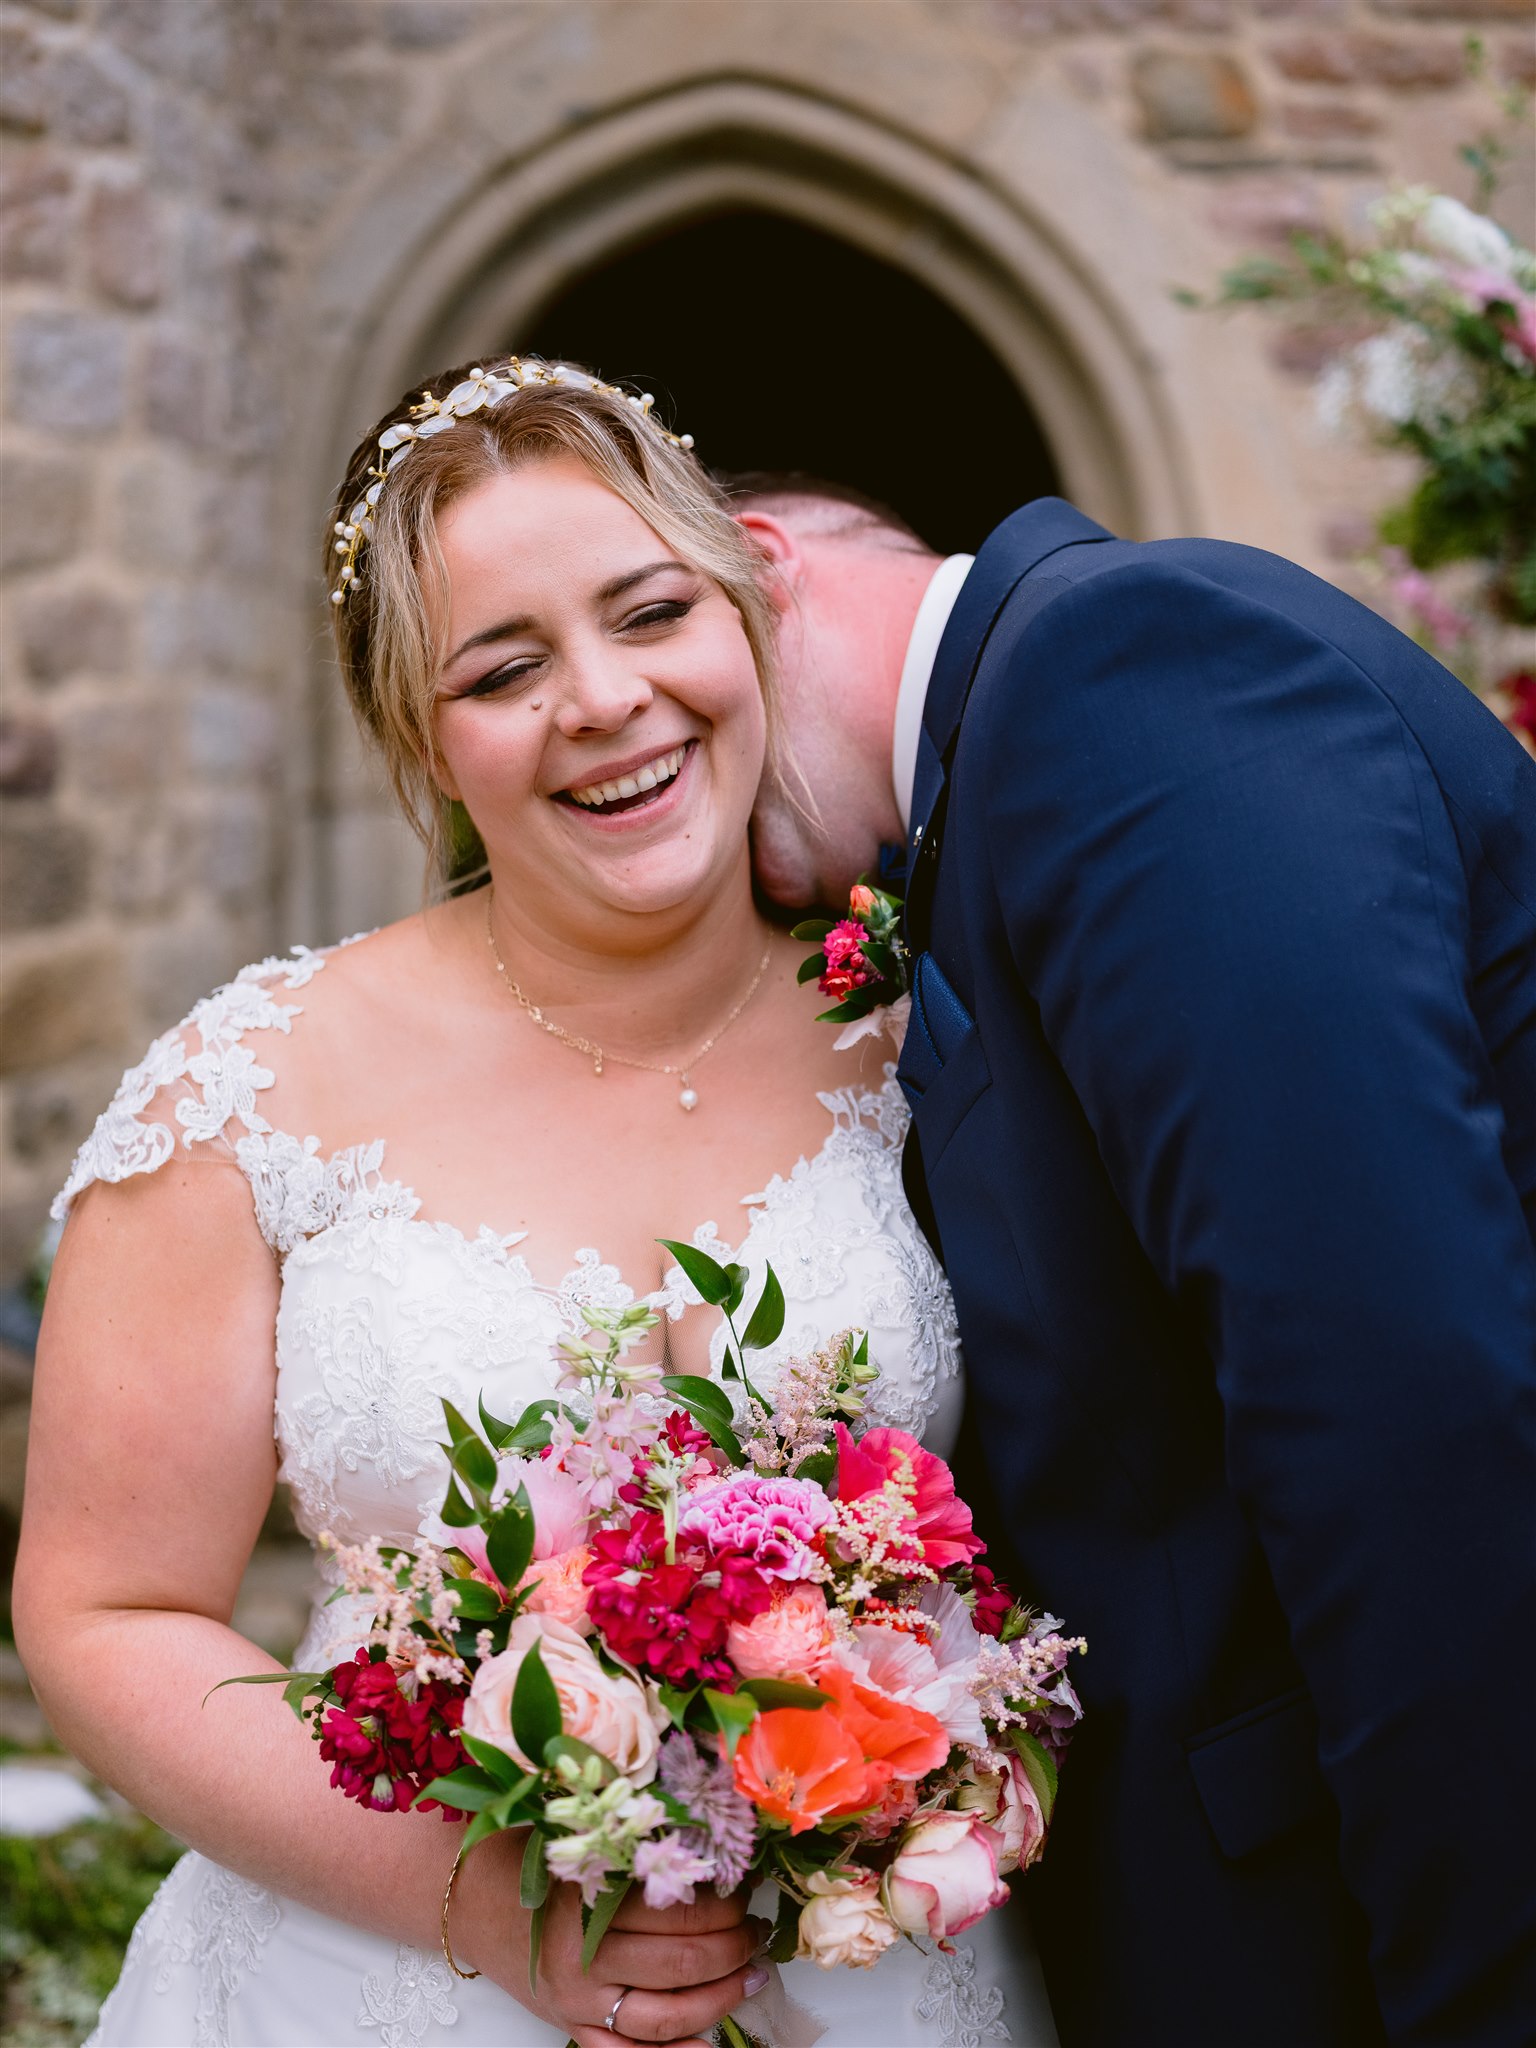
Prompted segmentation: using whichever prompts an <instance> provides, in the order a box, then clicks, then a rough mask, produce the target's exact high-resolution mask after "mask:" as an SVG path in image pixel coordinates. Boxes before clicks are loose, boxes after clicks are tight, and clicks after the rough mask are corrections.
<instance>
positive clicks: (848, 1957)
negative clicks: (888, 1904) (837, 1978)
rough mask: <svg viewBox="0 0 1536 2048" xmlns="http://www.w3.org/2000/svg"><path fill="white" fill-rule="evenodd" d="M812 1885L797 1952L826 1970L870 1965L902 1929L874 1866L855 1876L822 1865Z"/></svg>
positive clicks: (803, 1910) (802, 1913) (808, 1887)
mask: <svg viewBox="0 0 1536 2048" xmlns="http://www.w3.org/2000/svg"><path fill="white" fill-rule="evenodd" d="M806 1890H807V1891H808V1892H809V1893H810V1894H811V1896H810V1898H809V1900H808V1901H807V1902H806V1904H805V1905H804V1906H802V1907H801V1909H800V1943H799V1946H798V1947H797V1948H796V1950H795V1954H796V1956H797V1957H799V1958H800V1959H801V1960H802V1961H805V1962H811V1963H815V1964H816V1965H817V1966H818V1967H819V1968H820V1969H823V1970H837V1969H852V1970H868V1969H870V1968H872V1967H873V1965H874V1964H876V1963H877V1962H879V1960H880V1958H881V1956H883V1955H884V1954H885V1951H886V1950H887V1949H888V1948H889V1947H890V1945H891V1943H892V1942H893V1941H894V1940H895V1939H896V1933H897V1930H896V1926H895V1923H894V1922H893V1921H892V1919H891V1916H890V1914H889V1913H887V1912H886V1910H885V1908H884V1906H883V1905H882V1904H881V1903H880V1880H879V1879H878V1878H877V1877H876V1876H875V1875H874V1873H873V1872H872V1871H870V1872H866V1873H864V1874H863V1875H861V1876H859V1877H856V1878H855V1877H831V1876H829V1875H828V1873H827V1872H826V1871H825V1870H818V1871H815V1872H813V1874H812V1875H811V1877H810V1878H809V1879H808V1880H807V1882H806Z"/></svg>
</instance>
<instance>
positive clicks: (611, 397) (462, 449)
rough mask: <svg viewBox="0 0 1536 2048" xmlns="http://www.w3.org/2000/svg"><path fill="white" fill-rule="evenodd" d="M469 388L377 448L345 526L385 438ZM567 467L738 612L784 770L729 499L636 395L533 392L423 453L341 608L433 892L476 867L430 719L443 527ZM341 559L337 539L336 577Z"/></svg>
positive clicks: (358, 694)
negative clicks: (455, 514)
mask: <svg viewBox="0 0 1536 2048" xmlns="http://www.w3.org/2000/svg"><path fill="white" fill-rule="evenodd" d="M467 374H468V373H467V371H465V370H463V369H457V370H445V371H444V372H443V373H442V375H441V376H438V377H434V378H433V379H432V381H431V382H430V383H429V384H427V385H426V386H424V387H423V386H417V387H416V388H415V389H414V390H412V391H410V392H408V393H407V394H406V395H405V397H403V398H402V399H401V401H400V403H399V404H398V405H397V406H396V407H394V408H392V410H391V411H390V412H389V413H388V414H386V416H385V417H384V419H382V420H381V421H380V422H379V424H378V425H377V426H376V427H374V428H373V429H371V430H370V432H369V433H367V434H366V435H364V437H363V439H362V440H361V441H360V442H359V443H358V446H357V448H356V450H355V451H354V453H353V455H352V459H351V461H350V462H349V463H348V465H347V473H346V476H345V478H344V479H343V481H342V485H341V488H340V490H339V491H338V492H337V496H336V505H335V511H334V515H333V516H334V520H335V521H346V520H347V519H348V518H349V508H350V507H351V506H353V505H354V504H355V503H356V501H357V500H358V499H359V498H360V497H361V496H362V494H363V493H364V491H366V489H367V488H368V484H369V481H370V476H371V473H372V471H373V468H374V465H375V463H376V462H377V461H378V459H379V447H378V443H379V435H380V434H381V433H383V432H384V431H385V430H386V429H387V428H388V427H389V426H391V425H392V424H393V423H395V422H396V421H398V420H402V419H404V418H405V417H406V415H407V413H408V411H409V408H410V406H411V405H412V403H413V402H414V401H416V400H417V399H419V397H420V395H421V392H422V390H423V389H425V390H426V391H428V392H430V393H431V395H432V396H433V397H434V398H441V397H442V396H443V395H444V394H445V393H447V392H448V391H450V390H452V388H453V387H454V385H456V384H458V383H460V382H462V381H463V379H464V378H465V376H466V375H467ZM559 455H573V456H575V457H576V459H577V460H578V461H580V462H582V463H584V464H585V465H586V467H587V468H588V469H589V470H590V471H591V472H592V475H593V476H594V477H595V478H596V479H597V481H598V482H599V483H601V484H604V485H606V486H607V488H608V489H609V490H611V491H613V492H614V493H615V494H616V495H617V496H618V497H620V498H622V499H623V500H624V502H625V504H626V505H628V506H630V507H631V509H632V510H633V511H635V512H637V513H638V514H639V515H640V517H641V518H642V519H643V520H644V521H645V523H646V524H647V525H648V526H649V527H650V528H651V529H652V530H653V532H655V533H656V534H658V535H659V536H660V538H661V539H662V540H663V541H664V542H665V543H666V544H667V546H668V547H670V548H672V549H673V550H674V551H675V553H676V554H677V555H678V557H679V559H680V560H682V561H684V562H686V563H687V564H688V565H689V566H690V567H691V568H693V569H696V570H698V572H699V573H700V574H701V575H704V576H707V577H709V579H710V580H711V582H713V583H715V584H717V585H718V586H719V588H720V589H721V590H722V591H723V592H724V593H725V595H726V596H727V597H728V598H729V599H730V601H731V603H732V604H733V605H734V606H735V608H736V611H737V613H738V615H739V616H740V619H741V624H742V630H743V631H744V632H745V634H746V636H747V644H748V646H749V647H750V648H751V650H752V659H753V662H754V664H755V666H756V669H757V674H758V680H759V683H760V685H761V687H762V691H763V698H764V703H765V706H766V709H767V714H768V730H769V742H770V759H772V758H773V757H774V748H775V741H776V736H777V717H776V704H775V699H776V694H777V693H776V669H775V659H774V625H775V616H774V609H773V605H772V603H771V601H770V599H769V596H768V593H767V590H766V588H765V584H764V573H765V571H764V564H763V558H762V556H761V555H760V554H759V552H758V550H757V548H756V547H755V545H754V543H753V542H752V541H751V539H750V538H749V537H748V535H747V534H746V533H745V532H744V531H743V530H742V528H741V527H740V526H738V525H737V523H736V521H735V520H734V519H733V518H732V516H731V512H730V505H729V500H728V499H727V498H726V496H725V494H724V492H723V491H721V490H720V489H719V488H718V486H717V485H716V484H715V483H714V482H713V480H712V479H711V478H710V476H709V474H708V472H707V471H706V470H705V469H704V468H703V466H702V465H701V464H700V463H699V462H698V461H697V460H696V459H695V457H694V456H692V455H691V454H689V453H688V452H687V451H686V450H685V449H683V448H680V447H678V446H676V445H675V444H674V443H673V442H672V441H671V440H669V439H667V438H665V437H664V436H663V435H662V434H661V433H659V432H657V430H656V429H655V428H654V427H653V426H652V425H651V424H650V423H649V422H648V421H646V420H645V419H644V418H642V417H641V416H640V415H639V414H638V412H637V410H636V408H635V407H634V405H632V404H631V403H630V401H629V399H628V398H627V397H626V396H624V395H623V394H622V393H619V392H615V391H605V390H601V389H597V390H591V389H587V388H584V387H583V386H580V385H577V384H574V383H572V384H554V383H550V384H542V383H530V384H528V385H527V386H526V387H525V388H523V389H522V390H519V391H517V392H515V393H513V394H512V395H511V396H510V397H508V398H504V399H503V400H502V401H501V402H500V403H499V404H497V405H487V406H482V407H481V408H480V409H479V410H478V411H476V412H472V413H470V414H468V415H467V416H465V417H462V418H459V419H456V420H455V421H454V423H453V425H452V426H451V427H449V428H447V429H446V430H445V431H443V432H441V433H438V434H435V435H432V436H430V437H427V438H423V439H421V440H419V441H416V442H414V443H413V444H412V446H411V449H410V453H409V455H408V456H407V458H406V459H405V460H404V461H403V462H401V463H400V464H399V465H398V466H397V467H396V468H395V469H394V470H393V471H391V473H390V475H389V478H388V481H387V482H386V483H385V484H384V486H383V489H382V490H381V491H380V493H379V497H378V501H377V503H376V504H375V506H374V512H373V529H372V532H371V534H370V536H369V540H368V546H367V552H366V555H365V557H364V558H363V564H362V567H363V576H362V581H361V583H360V584H359V585H358V586H357V587H355V588H353V589H352V590H351V591H350V592H349V593H348V594H347V596H346V597H345V599H344V600H343V601H342V602H340V603H338V604H335V605H333V606H332V607H331V608H330V609H331V615H332V627H333V630H334V633H335V637H336V653H337V658H338V660H339V662H340V665H341V673H342V680H343V681H344V683H345V684H346V688H347V695H348V697H349V698H350V700H351V703H352V709H353V711H354V713H355V714H356V717H357V720H358V723H359V724H360V726H361V727H362V729H363V731H364V732H365V733H366V734H367V735H368V736H369V738H370V739H372V740H373V741H374V743H375V744H376V745H377V746H378V748H379V750H380V752H381V753H382V754H383V756H384V761H385V765H386V767H387V768H388V771H389V779H390V783H391V785H392V787H393V789H394V792H395V795H396V797H397V799H398V800H399V803H400V807H401V809H402V810H403V811H404V813H405V815H406V817H407V818H408V819H409V821H410V823H411V826H412V827H413V829H414V830H415V832H416V833H417V835H418V837H419V838H420V839H421V840H422V842H423V844H424V845H425V847H426V848H427V853H428V862H429V880H436V881H438V882H445V881H446V880H447V879H448V877H449V874H450V871H451V870H457V871H459V872H462V871H463V869H464V867H465V866H466V865H470V866H473V865H474V864H475V863H474V860H473V852H472V850H471V851H468V852H467V851H466V848H465V845H464V821H463V820H462V818H460V819H457V820H456V819H455V818H454V816H453V810H454V807H453V806H452V805H450V803H449V802H448V800H447V798H445V797H444V795H443V793H442V791H441V790H440V788H439V787H438V783H437V779H436V775H435V773H434V770H435V767H436V763H437V747H436V741H435V738H434V734H433V724H432V707H433V699H434V693H435V686H436V679H437V673H438V669H439V667H440V666H441V663H442V658H443V653H444V649H443V647H442V645H441V626H440V624H439V625H438V626H434V623H433V621H434V619H436V620H437V621H439V622H441V620H442V619H443V618H444V617H445V616H446V611H447V592H448V574H447V567H446V565H445V563H444V561H443V555H442V549H441V547H440V545H439V543H438V537H437V522H438V519H439V517H440V515H441V514H442V513H443V511H444V510H445V509H446V508H447V507H448V506H449V505H451V504H452V503H453V501H454V500H455V499H456V498H459V497H462V496H463V495H464V493H465V492H466V491H470V490H473V489H474V488H475V487H476V485H478V484H481V483H483V482H485V480H486V479H487V478H488V477H492V476H498V475H506V474H508V473H510V472H511V471H513V470H517V469H521V468H522V467H523V466H524V465H525V464H528V463H531V462H538V461H543V460H548V459H549V458H551V457H554V456H559ZM333 530H334V528H333ZM332 545H333V544H332V542H331V541H330V537H329V534H328V535H327V558H326V566H327V570H328V571H329V569H330V567H331V563H332V560H333V557H332V554H331V548H332Z"/></svg>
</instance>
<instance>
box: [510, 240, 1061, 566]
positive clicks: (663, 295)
mask: <svg viewBox="0 0 1536 2048" xmlns="http://www.w3.org/2000/svg"><path fill="white" fill-rule="evenodd" d="M508 341H509V345H510V346H511V347H513V348H516V349H520V350H522V351H523V352H525V353H527V354H536V355H551V356H565V357H568V358H569V359H571V360H573V361H575V362H580V363H587V364H590V365H591V366H592V367H593V368H595V369H597V370H600V371H601V372H602V373H603V374H604V375H605V376H608V377H611V378H613V379H614V380H615V381H616V382H617V381H623V382H625V383H630V382H633V383H638V384H640V385H641V386H642V387H643V388H644V389H645V390H647V391H654V392H655V394H656V397H657V401H658V411H659V412H660V413H661V415H662V417H663V418H665V419H666V420H667V422H668V424H669V425H675V426H676V427H677V428H678V429H679V430H680V431H683V432H687V433H690V434H692V435H693V436H694V439H695V441H696V442H697V444H698V450H699V454H700V456H701V457H702V458H703V460H704V461H705V462H707V463H709V464H710V465H711V467H713V468H716V469H725V470H734V469H780V470H783V469H803V470H810V471H812V472H814V473H815V474H817V475H820V476H825V477H831V478H834V479H836V480H838V481H840V482H843V483H850V484H854V485H856V486H857V487H858V488H859V489H860V490H863V491H867V492H868V493H870V495H871V496H873V497H876V498H880V499H883V500H884V501H885V503H887V504H888V505H891V506H893V507H894V508H895V509H896V510H897V511H898V512H900V513H901V515H902V516H903V518H905V519H907V520H908V521H910V522H911V524H912V525H913V526H915V527H916V528H917V530H918V532H919V533H921V534H922V535H923V536H924V538H925V539H926V540H928V541H929V543H930V544H931V545H932V546H933V547H935V548H937V549H938V550H939V551H940V552H941V553H945V554H948V553H953V552H956V551H959V550H971V549H974V548H975V547H976V546H977V545H978V543H979V542H980V541H981V540H982V539H983V538H984V537H985V536H986V534H987V533H988V532H990V530H991V529H992V527H994V526H995V525H996V524H997V523H998V521H999V520H1000V519H1003V518H1005V517H1006V516H1007V514H1008V513H1010V512H1011V511H1013V510H1014V508H1015V507H1016V506H1018V505H1021V504H1023V503H1024V502H1025V501H1026V500H1027V499H1029V498H1037V497H1041V496H1043V495H1045V494H1047V493H1049V492H1053V491H1055V490H1057V489H1059V487H1060V486H1059V479H1058V475H1057V471H1056V466H1055V463H1054V461H1053V460H1052V456H1051V451H1050V448H1049V446H1048V445H1047V443H1046V439H1045V436H1044V434H1043V433H1042V432H1041V430H1040V426H1039V423H1038V422H1037V420H1036V419H1035V416H1034V414H1033V413H1032V412H1031V410H1030V408H1029V406H1028V404H1027V403H1026V401H1025V399H1024V398H1023V396H1022V395H1021V393H1020V391H1019V389H1018V386H1017V385H1016V384H1015V383H1014V381H1013V379H1012V378H1011V377H1010V376H1009V374H1008V372H1007V371H1006V370H1005V369H1004V368H1003V365H1002V364H1001V363H1000V362H999V361H998V359H997V357H996V356H995V355H994V354H993V353H992V351H991V349H990V348H989V347H988V346H987V344H986V343H985V342H984V341H983V340H982V339H981V338H980V336H979V335H978V334H977V333H976V332H975V331H974V329H972V328H971V327H969V326H967V325H966V323H965V321H964V320H962V319H961V317H960V316H959V314H958V313H956V312H955V311H954V309H953V308H952V307H951V306H948V305H946V304H945V302H944V301H943V300H942V299H940V298H938V297H937V296H936V295H935V294H934V293H933V292H931V291H929V290H928V288H927V287H926V286H925V285H922V284H919V283H918V281H917V280H916V279H915V278H913V277H911V276H909V275H908V274H907V272H905V271H903V270H898V269H897V268H895V266H894V265H892V264H888V263H883V262H881V261H880V260H879V259H878V258H876V257H873V256H870V255H867V254H866V253H865V252H864V251H863V250H861V249H856V248H854V247H853V246H852V245H851V244H850V243H848V242H845V241H843V240H841V239H840V238H838V237H836V236H833V235H827V234H823V233H822V232H821V231H820V230H819V229H816V228H812V227H807V226H804V225H803V224H802V223H800V222H798V221H794V220H790V219H788V218H786V217H785V216H783V215H780V214H772V213H766V212H760V211H753V210H736V211H732V212H728V213H721V214H718V215H715V216H713V217H711V218H709V219H707V220H702V221H697V222H694V223H692V224H691V225H689V226H687V227H682V228H676V229H673V230H672V231H670V232H669V233H667V234H664V235H659V236H656V237H655V238H653V239H652V240H650V241H648V242H645V243H643V244H641V245H640V246H638V247H634V248H630V249H627V250H625V251H624V252H623V253H622V254H621V255H618V256H615V257H613V258H612V259H611V260H610V261H609V262H607V263H604V264H603V265H602V266H601V267H600V268H599V269H597V270H594V271H591V272H589V273H588V274H587V275H586V276H585V277H582V278H580V279H578V280H577V282H576V283H575V284H573V285H572V286H571V287H570V288H569V289H568V290H567V291H565V292H564V293H562V295H561V296H560V297H559V298H558V299H555V300H553V301H552V302H551V303H550V304H549V305H548V306H546V307H545V308H544V309H543V311H542V312H541V313H540V314H539V315H538V316H537V317H536V319H535V320H534V321H533V322H532V323H531V325H530V327H529V328H528V330H527V331H526V332H523V333H520V334H517V335H513V336H510V337H508Z"/></svg>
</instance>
